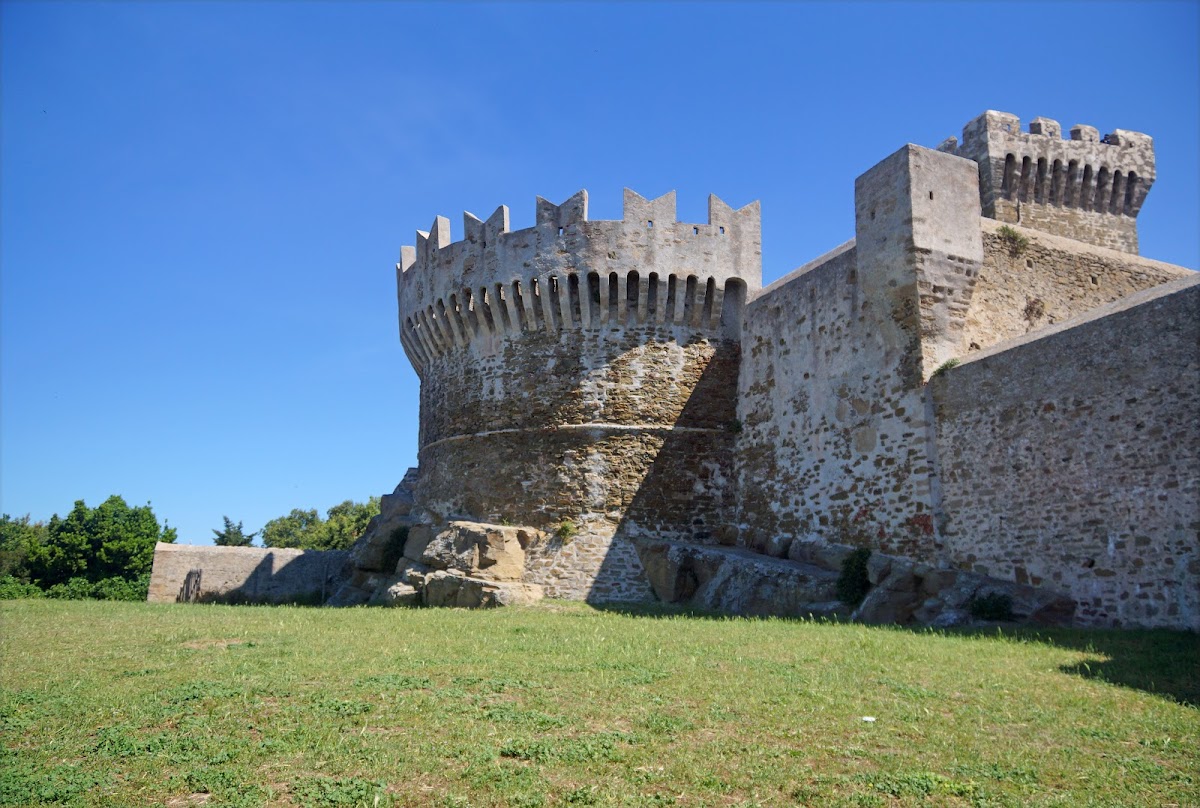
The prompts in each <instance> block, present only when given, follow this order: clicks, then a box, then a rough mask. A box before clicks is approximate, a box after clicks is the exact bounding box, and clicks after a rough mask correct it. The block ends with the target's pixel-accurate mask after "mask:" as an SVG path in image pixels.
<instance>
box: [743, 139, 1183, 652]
mask: <svg viewBox="0 0 1200 808" xmlns="http://www.w3.org/2000/svg"><path fill="white" fill-rule="evenodd" d="M977 183H978V179H977V177H976V172H975V170H974V166H973V165H972V164H971V163H968V162H967V161H966V160H962V159H960V158H958V157H956V156H954V155H951V154H945V153H940V152H934V151H931V150H927V149H921V148H919V147H915V146H907V147H905V148H904V149H901V150H900V151H899V152H897V153H896V154H894V155H892V157H889V158H888V159H886V160H884V161H883V162H881V163H880V164H878V165H877V166H875V167H874V168H872V169H871V170H870V171H868V172H867V173H866V174H864V175H863V176H862V177H860V178H859V180H858V182H857V183H856V214H857V215H856V238H855V240H854V241H851V242H848V243H846V244H844V245H842V246H841V247H838V248H837V249H835V250H833V251H832V252H830V253H829V254H827V255H825V256H822V257H821V258H818V259H816V260H815V261H813V262H811V263H810V264H808V265H805V266H803V267H801V268H800V269H798V270H796V271H795V272H794V273H792V274H791V275H789V276H787V277H785V278H783V279H781V280H780V281H778V282H776V283H774V284H772V285H771V286H769V287H767V288H765V289H763V290H762V291H761V292H760V293H759V294H757V295H755V296H752V298H751V300H750V302H749V303H748V305H747V309H746V315H745V317H744V318H743V322H744V328H743V335H742V357H743V361H742V366H741V369H740V371H741V373H740V379H739V396H738V415H739V419H740V420H741V421H742V423H743V425H744V428H743V432H742V434H741V435H740V436H739V441H738V444H737V447H736V450H735V451H736V454H735V468H736V469H737V483H738V488H737V490H738V510H737V517H736V519H737V528H738V531H739V538H738V542H739V544H741V545H743V546H746V547H748V548H750V549H753V550H755V551H758V552H762V553H766V554H769V555H773V556H777V557H791V558H796V559H800V558H804V557H805V556H806V555H808V554H810V553H811V552H812V551H811V546H812V544H813V543H822V542H836V543H841V544H850V545H856V546H864V547H870V548H873V549H876V550H880V551H882V552H886V553H892V554H896V555H901V556H906V557H909V558H914V559H918V560H920V561H924V562H929V563H933V564H938V565H947V566H952V567H955V568H959V569H965V570H971V571H974V572H978V573H981V574H985V575H990V576H993V577H997V578H1000V579H1004V580H1011V581H1015V582H1017V583H1022V584H1024V583H1031V584H1033V585H1035V586H1043V587H1049V588H1052V589H1055V590H1056V591H1061V592H1064V593H1066V594H1068V595H1070V596H1071V597H1072V598H1074V599H1075V600H1076V602H1077V604H1078V607H1077V613H1076V620H1078V621H1079V622H1081V623H1085V624H1093V625H1131V624H1132V625H1163V626H1174V627H1190V628H1197V627H1200V610H1198V608H1197V600H1198V587H1200V585H1198V583H1197V577H1196V572H1197V569H1198V565H1200V561H1197V535H1198V530H1200V516H1198V515H1197V514H1198V512H1200V506H1198V503H1200V495H1198V492H1197V482H1196V480H1197V476H1198V473H1200V471H1198V469H1200V462H1198V457H1200V448H1198V444H1200V428H1198V426H1197V423H1196V419H1195V417H1194V413H1195V412H1196V400H1197V393H1196V390H1197V386H1198V385H1200V380H1198V375H1197V374H1198V368H1197V361H1198V357H1197V345H1198V344H1200V341H1198V340H1197V331H1196V318H1197V311H1198V309H1197V306H1196V297H1195V291H1196V287H1195V281H1196V278H1197V276H1196V273H1194V272H1191V271H1189V270H1186V269H1183V268H1181V267H1174V266H1171V265H1168V264H1162V263H1161V262H1156V261H1150V260H1146V259H1143V258H1140V257H1138V256H1136V255H1132V254H1130V253H1127V252H1121V251H1117V250H1112V249H1107V248H1104V247H1099V246H1095V245H1091V244H1083V243H1080V242H1078V241H1074V240H1071V239H1067V238H1065V237H1062V236H1057V235H1054V234H1048V233H1043V232H1039V231H1037V230H1033V229H1027V228H1025V227H1021V226H1010V225H1004V224H1003V223H1001V222H998V221H995V220H993V219H991V218H988V217H984V216H982V213H983V211H982V205H981V203H980V201H979V200H980V199H981V196H980V191H979V190H978V188H979V186H978V184H977ZM956 189H957V190H956ZM939 197H940V198H942V199H946V200H948V201H950V200H952V203H951V204H950V205H949V206H948V208H946V209H941V210H938V209H936V208H935V206H936V205H937V203H938V199H939ZM971 200H974V204H971V203H970V201H971ZM909 222H911V224H910V223H909ZM931 225H932V226H931ZM1164 284H1165V285H1164ZM1185 287H1186V288H1185ZM1140 290H1151V291H1148V292H1143V293H1142V295H1141V296H1139V295H1137V294H1134V293H1137V292H1139V291H1140ZM1131 295H1132V296H1131ZM1146 296H1149V297H1148V298H1147V297H1146ZM1112 301H1117V302H1116V303H1114V302H1112ZM1089 313H1090V314H1089ZM1081 316H1084V317H1088V318H1089V319H1088V322H1087V324H1085V325H1081V326H1079V327H1076V328H1072V329H1070V330H1069V331H1062V332H1061V333H1059V332H1060V331H1061V329H1062V327H1063V326H1062V324H1063V322H1064V321H1068V322H1075V319H1073V318H1079V317H1081ZM1056 324H1057V325H1056ZM985 354H986V358H981V359H979V360H974V361H972V360H971V357H972V356H980V357H983V356H984V355H985ZM951 359H953V360H959V361H963V362H964V363H966V364H964V365H963V366H962V367H950V368H943V369H942V370H940V371H939V370H938V368H939V366H940V365H941V364H942V363H943V362H945V361H946V360H951ZM985 369H986V370H987V372H988V375H987V383H984V381H983V376H984V373H985ZM935 373H936V375H937V377H938V378H936V379H933V380H932V383H930V379H931V377H932V376H934V375H935ZM933 391H936V392H937V393H938V395H937V396H935V395H934V393H933ZM1018 405H1019V406H1018ZM1014 447H1020V451H1023V452H1026V453H1033V454H1027V455H1025V456H1021V455H1019V454H1018V455H1016V459H1015V460H1013V459H1012V458H1013V457H1014V452H1017V451H1018V450H1017V449H1015V448H1014ZM1051 456H1054V457H1055V458H1056V460H1055V461H1054V462H1053V463H1051V462H1049V461H1048V460H1047V458H1049V457H1051ZM1001 458H1009V461H1010V462H1005V461H1002V460H1001ZM1032 468H1036V469H1037V471H1036V472H1032V471H1031V469H1032Z"/></svg>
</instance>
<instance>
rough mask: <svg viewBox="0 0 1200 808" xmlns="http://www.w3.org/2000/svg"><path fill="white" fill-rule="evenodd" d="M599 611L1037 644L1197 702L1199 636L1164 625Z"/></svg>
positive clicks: (660, 606) (1157, 692)
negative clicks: (967, 624)
mask: <svg viewBox="0 0 1200 808" xmlns="http://www.w3.org/2000/svg"><path fill="white" fill-rule="evenodd" d="M592 606H593V607H594V608H596V609H597V610H599V611H604V612H611V613H614V614H622V615H626V616H629V617H636V618H639V619H650V620H663V619H679V618H681V617H684V618H690V619H694V620H716V621H721V622H730V621H738V620H762V619H769V620H778V621H782V622H793V623H810V624H811V623H815V624H823V625H827V626H829V627H836V626H839V625H842V626H845V625H858V626H860V627H862V628H866V629H868V630H870V631H898V632H905V633H909V634H919V635H921V636H922V637H926V638H938V637H944V638H960V637H965V638H970V639H977V640H981V641H992V642H1006V643H1013V642H1017V643H1030V644H1033V643H1038V644H1042V645H1048V646H1051V647H1053V648H1057V649H1061V650H1067V651H1076V652H1079V653H1081V654H1087V655H1088V657H1089V658H1087V659H1082V660H1080V661H1078V662H1075V663H1073V664H1069V665H1061V666H1059V668H1058V670H1059V671H1060V672H1061V673H1064V674H1067V675H1069V676H1079V677H1081V678H1084V679H1092V680H1095V681H1097V682H1104V683H1106V684H1110V685H1115V686H1117V687H1127V688H1130V689H1132V690H1140V691H1142V692H1144V693H1149V694H1151V695H1154V696H1160V697H1163V698H1168V699H1171V700H1173V701H1176V702H1179V703H1180V704H1183V705H1186V706H1189V707H1200V635H1197V634H1195V633H1194V632H1188V631H1173V630H1170V629H1098V628H1097V629H1084V628H1053V629H1051V628H1038V627H1032V626H1016V625H1004V626H999V627H997V626H992V627H986V628H946V629H935V628H926V627H921V626H897V625H878V626H863V625H861V624H853V623H839V622H838V621H837V620H828V619H824V618H807V617H770V618H762V617H741V616H736V615H729V614H725V613H722V612H711V611H706V610H703V609H696V608H693V607H689V606H681V605H675V604H669V603H661V602H654V603H595V604H592Z"/></svg>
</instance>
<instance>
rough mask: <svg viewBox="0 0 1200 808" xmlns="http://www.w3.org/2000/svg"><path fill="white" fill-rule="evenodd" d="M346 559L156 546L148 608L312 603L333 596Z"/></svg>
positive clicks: (336, 554)
mask: <svg viewBox="0 0 1200 808" xmlns="http://www.w3.org/2000/svg"><path fill="white" fill-rule="evenodd" d="M348 558H349V553H347V552H346V551H343V550H325V551H316V550H292V549H270V548H260V547H197V546H193V545H188V544H163V543H161V542H160V543H159V544H157V545H155V547H154V568H153V569H152V570H151V573H150V593H149V595H148V596H147V597H146V601H147V602H148V603H182V602H193V601H203V600H209V599H212V600H221V599H228V600H233V601H248V602H254V603H284V602H291V601H303V602H308V601H311V602H313V603H314V604H316V603H322V602H324V601H325V599H326V598H327V597H328V596H329V595H330V594H332V592H333V590H334V589H335V588H336V587H335V579H336V577H337V576H338V574H339V572H340V571H341V570H342V568H343V566H344V565H345V564H346V561H347V559H348Z"/></svg>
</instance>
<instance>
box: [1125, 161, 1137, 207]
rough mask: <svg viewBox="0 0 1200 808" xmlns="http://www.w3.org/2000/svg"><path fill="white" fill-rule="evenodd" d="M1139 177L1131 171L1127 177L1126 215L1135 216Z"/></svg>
mask: <svg viewBox="0 0 1200 808" xmlns="http://www.w3.org/2000/svg"><path fill="white" fill-rule="evenodd" d="M1137 185H1138V175H1137V172H1134V171H1130V172H1129V173H1128V174H1126V175H1125V215H1126V216H1132V215H1133V200H1134V197H1135V196H1136V195H1137Z"/></svg>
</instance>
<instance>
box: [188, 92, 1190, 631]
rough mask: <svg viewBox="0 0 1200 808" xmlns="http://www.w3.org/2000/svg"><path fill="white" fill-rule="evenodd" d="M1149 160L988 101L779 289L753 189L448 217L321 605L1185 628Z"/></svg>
mask: <svg viewBox="0 0 1200 808" xmlns="http://www.w3.org/2000/svg"><path fill="white" fill-rule="evenodd" d="M1154 178H1155V164H1154V150H1153V144H1152V141H1151V139H1150V138H1149V137H1148V136H1146V135H1143V134H1139V133H1136V132H1127V131H1123V130H1117V131H1115V132H1113V133H1112V134H1109V135H1106V136H1104V137H1103V138H1101V137H1100V136H1099V134H1098V132H1097V130H1096V129H1094V128H1091V127H1088V126H1076V127H1074V128H1072V129H1071V131H1070V139H1069V140H1064V139H1063V137H1062V134H1061V130H1060V128H1059V125H1058V124H1057V123H1056V122H1054V121H1051V120H1048V119H1045V118H1037V119H1035V120H1034V121H1033V122H1032V123H1031V124H1030V126H1029V131H1028V132H1025V131H1022V128H1021V124H1020V121H1019V120H1018V119H1017V118H1016V117H1015V116H1013V115H1009V114H1005V113H999V112H986V113H984V114H983V115H981V116H979V117H978V118H976V119H975V120H973V121H971V122H970V123H968V124H967V125H966V127H965V128H964V130H963V138H962V142H961V143H959V142H958V141H957V140H956V139H955V138H950V139H948V140H947V141H946V142H945V143H943V144H942V145H941V146H939V147H938V148H937V149H936V150H931V149H926V148H921V147H918V146H913V145H907V146H905V147H903V148H901V149H900V150H899V151H897V152H895V153H894V154H892V155H891V156H889V157H887V158H886V159H885V160H883V161H882V162H880V163H879V164H878V165H876V166H875V167H873V168H872V169H870V170H869V171H867V172H866V173H865V174H863V175H862V176H861V177H859V178H858V180H857V181H856V183H855V234H854V236H855V237H854V238H853V239H852V240H850V241H848V242H846V243H844V244H841V245H840V246H837V247H835V248H834V249H832V250H830V251H829V252H828V253H826V254H825V255H822V256H820V257H819V258H816V259H814V260H813V261H811V262H809V263H807V264H805V265H804V266H802V267H800V268H799V269H797V270H795V271H794V272H792V273H790V274H789V275H787V276H785V277H784V278H782V279H780V280H778V281H776V282H775V283H773V284H771V285H769V286H767V287H762V284H761V258H760V256H761V250H760V246H761V228H760V217H759V206H758V204H757V203H754V204H751V205H748V206H746V207H744V208H741V209H733V208H731V207H730V206H728V205H726V204H725V203H723V202H722V201H721V200H720V199H718V198H717V197H715V196H712V197H710V198H709V215H708V221H707V222H705V223H685V222H679V221H676V213H675V196H674V193H670V194H667V195H665V196H662V197H660V198H658V199H653V200H648V199H645V198H643V197H641V196H639V195H638V194H636V193H634V192H632V191H629V190H626V191H625V199H624V215H623V218H622V219H621V220H620V221H592V220H589V219H588V210H587V194H586V192H583V191H581V192H579V193H578V194H576V195H575V196H573V197H571V198H570V199H568V200H567V201H566V202H564V203H562V204H561V205H555V204H552V203H550V202H548V201H546V200H544V199H541V198H539V199H538V200H537V217H536V224H535V225H534V226H533V227H531V228H527V229H524V230H516V231H512V230H510V228H509V216H508V209H507V208H505V207H500V208H498V209H497V210H496V211H495V212H494V213H493V214H492V215H491V216H490V217H488V218H487V219H486V220H483V221H481V220H480V219H478V218H476V217H474V216H472V215H471V214H469V213H468V214H465V216H464V223H463V237H462V238H461V239H460V240H458V241H452V240H451V237H450V225H449V222H448V221H447V220H446V219H445V218H442V217H438V218H436V219H435V220H434V223H433V226H432V227H431V228H430V230H429V232H427V233H426V232H418V233H417V243H416V246H415V247H405V248H404V249H403V250H402V253H401V261H400V263H399V264H398V265H397V287H398V305H399V324H400V342H401V344H402V346H403V349H404V351H405V353H406V354H407V357H408V359H409V361H410V362H411V363H412V365H413V367H414V368H415V369H416V372H417V374H418V376H419V377H420V381H421V389H420V397H421V399H420V413H421V414H420V426H419V429H420V435H419V446H420V449H419V463H418V469H416V470H410V473H409V474H408V475H407V476H406V478H405V482H404V483H402V484H401V486H400V487H399V488H398V489H397V491H396V492H395V493H394V494H393V495H391V496H389V497H385V498H384V512H383V513H382V514H381V516H380V518H379V519H377V520H376V522H375V523H374V524H373V526H372V528H371V529H370V530H369V531H368V534H367V536H366V537H364V539H363V540H361V541H360V543H359V545H358V546H356V548H355V549H354V551H353V553H352V554H351V555H352V558H353V559H354V561H353V563H352V567H353V568H352V569H349V570H348V571H347V573H346V575H347V577H346V578H345V580H344V581H342V586H341V591H340V592H339V593H338V594H337V595H336V596H335V597H334V599H333V600H334V602H337V603H353V602H360V601H362V600H365V599H367V598H374V599H375V600H376V601H378V600H384V601H389V602H424V603H433V604H450V605H487V604H492V603H505V602H521V601H524V600H528V599H531V598H536V597H539V596H542V595H545V596H550V597H558V598H569V599H587V600H591V601H649V600H654V599H656V598H657V599H661V600H667V601H674V602H684V603H691V604H693V605H696V606H700V607H704V608H711V609H716V610H724V611H731V612H740V613H752V614H784V615H788V614H818V615H822V614H823V615H847V616H849V615H853V616H855V617H858V618H861V619H865V620H877V621H888V622H909V621H914V620H916V621H921V622H927V623H933V624H936V625H953V624H955V623H957V622H962V621H964V620H965V619H967V617H966V615H967V611H968V607H969V605H970V604H971V602H973V601H974V600H977V599H979V598H980V597H983V596H985V595H989V594H991V595H1003V596H1004V597H1005V598H1007V599H1008V601H1009V602H1010V603H1012V604H1013V608H1012V611H1013V614H1014V616H1015V617H1017V618H1019V619H1027V620H1033V621H1039V622H1060V623H1068V622H1070V623H1075V624H1081V625H1095V626H1109V625H1139V626H1168V627H1175V628H1190V629H1200V540H1198V536H1200V426H1198V423H1197V420H1198V419H1197V413H1198V412H1200V406H1198V405H1200V347H1198V346H1200V317H1198V312H1200V284H1198V283H1197V281H1198V280H1200V276H1198V275H1197V273H1194V272H1192V271H1190V270H1187V269H1184V268H1182V267H1177V266H1172V265H1168V264H1164V263H1160V262H1157V261H1152V260H1147V259H1144V258H1141V257H1139V256H1138V253H1137V249H1138V243H1137V215H1138V212H1139V210H1140V208H1141V206H1142V203H1143V201H1144V200H1145V198H1146V194H1147V193H1148V192H1149V190H1150V187H1151V185H1152V184H1153V182H1154ZM856 548H867V549H869V550H871V551H872V554H871V556H870V558H869V560H868V561H867V564H866V567H867V575H868V577H869V583H870V584H871V590H870V592H869V593H868V594H867V597H866V600H864V601H863V602H862V603H861V604H859V605H857V606H856V607H852V606H851V605H848V604H846V603H843V602H842V601H841V600H839V595H838V594H837V592H838V590H837V586H836V581H837V578H838V576H839V573H840V571H841V568H842V567H843V565H844V564H845V563H846V560H847V559H848V558H850V557H852V556H857V557H858V558H861V557H862V555H861V554H855V553H854V552H853V551H854V550H855V549H856ZM169 588H170V587H168V589H169Z"/></svg>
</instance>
